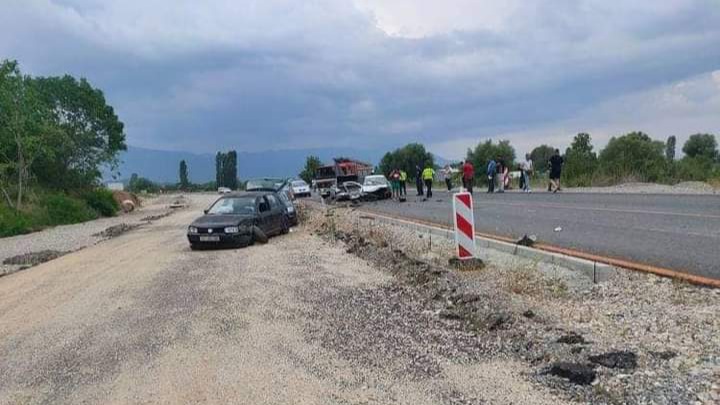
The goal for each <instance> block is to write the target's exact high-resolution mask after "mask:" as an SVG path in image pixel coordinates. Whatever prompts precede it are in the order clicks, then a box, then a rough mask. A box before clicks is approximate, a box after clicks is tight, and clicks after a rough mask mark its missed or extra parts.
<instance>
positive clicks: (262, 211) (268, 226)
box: [258, 197, 274, 235]
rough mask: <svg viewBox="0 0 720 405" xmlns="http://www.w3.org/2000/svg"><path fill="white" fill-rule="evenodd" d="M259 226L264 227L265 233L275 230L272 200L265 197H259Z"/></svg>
mask: <svg viewBox="0 0 720 405" xmlns="http://www.w3.org/2000/svg"><path fill="white" fill-rule="evenodd" d="M258 217H259V221H258V222H259V224H258V226H259V227H260V229H262V231H263V232H265V234H266V235H267V234H270V233H271V232H272V230H273V227H274V225H273V223H272V207H271V206H270V202H269V201H268V200H267V199H266V198H265V197H259V198H258Z"/></svg>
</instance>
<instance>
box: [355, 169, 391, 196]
mask: <svg viewBox="0 0 720 405" xmlns="http://www.w3.org/2000/svg"><path fill="white" fill-rule="evenodd" d="M362 192H363V194H369V195H374V196H376V197H377V198H388V197H390V194H391V193H390V183H388V180H387V179H386V178H385V176H383V175H382V174H378V175H372V176H365V180H363V184H362Z"/></svg>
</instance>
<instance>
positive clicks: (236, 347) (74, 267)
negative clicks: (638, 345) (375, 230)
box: [0, 196, 561, 404]
mask: <svg viewBox="0 0 720 405" xmlns="http://www.w3.org/2000/svg"><path fill="white" fill-rule="evenodd" d="M211 198H212V197H211V196H204V197H203V196H194V197H192V199H191V202H192V204H191V207H190V208H189V209H187V210H184V211H180V212H178V213H176V214H174V215H172V216H170V217H167V218H164V219H161V220H159V221H157V222H155V223H153V224H152V225H148V226H146V227H143V228H140V229H138V230H135V231H133V232H131V233H128V234H125V235H122V236H120V237H118V238H115V239H112V240H109V241H106V242H104V243H101V244H99V245H96V246H93V247H90V248H87V249H84V250H81V251H79V252H76V253H73V254H70V255H67V256H64V257H61V258H59V259H56V260H54V261H52V262H48V263H45V264H43V265H40V266H37V267H35V268H32V269H29V270H25V271H22V272H19V273H15V274H13V275H10V276H6V277H3V278H0V359H1V361H0V404H45V403H47V404H50V403H52V404H59V403H60V404H62V403H67V404H79V403H102V404H113V403H117V404H122V403H144V404H154V403H165V404H181V403H218V404H226V403H243V404H283V403H284V404H288V403H294V404H335V403H357V404H360V403H362V404H369V403H377V404H386V403H407V404H426V403H427V404H430V403H493V404H503V403H534V404H542V403H554V404H557V403H561V401H558V400H556V399H553V398H552V397H551V396H550V395H549V394H548V393H546V392H545V391H543V389H541V388H540V387H537V386H534V385H531V384H530V383H528V382H525V381H526V380H525V379H524V378H523V376H522V373H523V371H524V367H523V366H522V365H520V364H516V363H509V362H501V361H498V360H492V361H488V362H483V361H482V360H478V359H472V358H469V357H467V356H465V357H464V358H463V359H462V360H459V359H454V358H451V357H452V356H447V357H446V356H444V355H442V354H441V353H440V352H439V351H438V350H437V348H438V346H441V345H442V342H440V343H438V342H439V341H438V339H439V338H438V337H437V336H435V337H434V338H433V339H429V338H428V336H430V335H427V333H429V332H432V331H433V330H434V329H435V328H436V327H437V325H434V324H433V321H431V320H429V319H430V318H429V317H425V316H424V315H423V314H422V313H415V312H413V311H412V307H411V306H410V307H408V305H409V304H408V303H407V302H404V301H402V299H401V298H400V297H399V295H400V294H395V293H393V291H395V290H393V287H392V282H391V280H390V279H389V277H388V276H387V275H386V274H385V273H383V272H381V271H379V270H378V269H375V268H373V267H371V266H370V265H369V264H367V263H366V262H363V261H362V260H360V259H358V258H356V257H354V256H351V255H349V254H347V253H345V252H344V251H343V250H341V249H340V248H338V247H335V246H331V245H328V244H326V243H324V242H323V241H322V240H321V239H320V238H318V237H315V236H312V235H310V234H308V233H307V232H305V231H303V230H298V231H296V232H294V233H292V234H290V235H286V236H283V237H280V238H276V239H273V240H272V241H271V243H269V244H268V245H264V246H253V247H250V248H247V249H242V250H224V251H204V252H192V251H190V250H189V248H188V246H187V242H186V240H185V238H184V233H185V227H186V225H187V224H188V223H189V222H190V220H191V219H192V218H193V217H195V216H197V214H198V213H199V212H200V211H201V209H202V208H203V207H204V206H206V205H207V203H208V202H209V201H210V199H211ZM381 291H382V292H388V291H389V292H390V293H389V295H388V294H384V293H383V294H378V292H381ZM393 294H395V295H398V298H393V297H395V295H393ZM376 297H381V298H377V299H376ZM393 317H394V318H393ZM380 320H382V321H380ZM449 333H450V332H449ZM460 338H461V336H460V337H458V336H456V337H453V339H460ZM440 340H442V339H440Z"/></svg>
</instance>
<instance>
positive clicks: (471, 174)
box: [462, 160, 475, 194]
mask: <svg viewBox="0 0 720 405" xmlns="http://www.w3.org/2000/svg"><path fill="white" fill-rule="evenodd" d="M462 172H463V174H462V176H463V187H464V188H465V189H466V190H467V191H468V193H470V194H472V192H473V183H474V182H475V167H474V166H473V164H472V163H471V162H470V161H469V160H466V161H465V163H464V164H463V167H462Z"/></svg>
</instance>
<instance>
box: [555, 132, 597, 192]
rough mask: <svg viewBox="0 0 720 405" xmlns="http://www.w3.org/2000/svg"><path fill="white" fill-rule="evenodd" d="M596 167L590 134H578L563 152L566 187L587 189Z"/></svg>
mask: <svg viewBox="0 0 720 405" xmlns="http://www.w3.org/2000/svg"><path fill="white" fill-rule="evenodd" d="M596 167H597V155H596V154H595V152H593V146H592V138H591V137H590V134H587V133H584V132H583V133H579V134H577V135H576V136H575V138H574V139H573V141H572V144H571V145H570V147H569V148H567V150H566V151H565V167H564V169H563V177H564V179H565V183H566V184H568V185H574V186H581V187H588V186H590V185H591V182H592V177H593V174H594V173H595V169H596Z"/></svg>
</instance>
